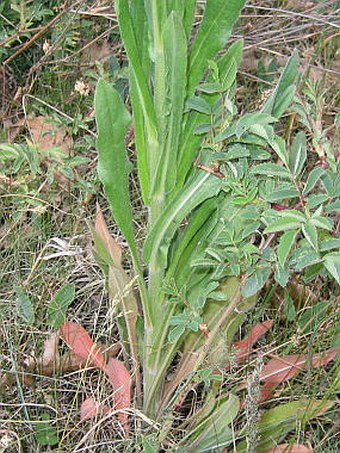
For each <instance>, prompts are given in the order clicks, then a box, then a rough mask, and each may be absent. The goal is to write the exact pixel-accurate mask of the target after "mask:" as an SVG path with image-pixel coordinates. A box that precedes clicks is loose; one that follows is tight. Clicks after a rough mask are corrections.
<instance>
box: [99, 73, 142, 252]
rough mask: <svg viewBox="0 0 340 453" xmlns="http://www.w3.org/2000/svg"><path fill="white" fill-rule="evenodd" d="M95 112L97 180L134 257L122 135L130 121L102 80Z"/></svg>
mask: <svg viewBox="0 0 340 453" xmlns="http://www.w3.org/2000/svg"><path fill="white" fill-rule="evenodd" d="M95 112H96V121H97V128H98V143H97V146H98V151H99V159H98V175H99V179H100V180H101V182H102V183H103V186H104V189H105V194H106V196H107V198H108V200H109V203H110V207H111V210H112V214H113V217H114V219H115V221H116V223H117V225H118V227H119V228H120V230H121V231H122V233H123V234H124V236H125V239H126V241H127V242H128V244H129V246H130V249H131V252H132V255H133V256H135V257H136V256H137V252H136V245H135V240H134V231H133V226H132V212H131V203H130V196H129V181H128V174H129V171H128V165H129V162H128V158H127V154H126V150H125V135H126V131H127V128H128V126H129V124H130V120H131V119H130V114H129V112H128V111H127V110H126V108H125V106H124V104H123V102H122V101H121V99H120V97H119V94H118V93H117V91H115V90H114V89H113V88H112V87H111V85H110V84H109V83H108V82H105V81H104V80H100V81H99V82H98V84H97V89H96V93H95Z"/></svg>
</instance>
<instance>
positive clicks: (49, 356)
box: [41, 330, 60, 367]
mask: <svg viewBox="0 0 340 453" xmlns="http://www.w3.org/2000/svg"><path fill="white" fill-rule="evenodd" d="M59 339H60V335H59V330H57V331H56V332H52V333H51V335H50V336H49V337H48V338H47V340H46V341H45V343H44V351H43V355H42V360H41V365H42V367H46V366H48V365H51V364H52V363H54V364H57V363H58V362H59V352H58V345H59Z"/></svg>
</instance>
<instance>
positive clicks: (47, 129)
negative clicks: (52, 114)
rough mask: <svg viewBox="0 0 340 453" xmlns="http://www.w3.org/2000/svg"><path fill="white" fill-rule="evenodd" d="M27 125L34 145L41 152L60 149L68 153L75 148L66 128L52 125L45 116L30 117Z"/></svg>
mask: <svg viewBox="0 0 340 453" xmlns="http://www.w3.org/2000/svg"><path fill="white" fill-rule="evenodd" d="M26 123H27V126H28V128H29V131H30V134H31V138H32V141H33V143H34V144H35V145H36V146H37V147H38V148H39V149H41V150H47V149H49V148H52V147H58V148H61V149H62V150H64V151H65V153H68V152H69V151H70V149H71V148H72V147H73V139H72V137H70V136H69V135H68V132H67V130H66V129H65V128H62V127H60V126H58V125H56V124H54V123H50V122H49V119H48V118H45V117H44V116H35V115H28V117H27V118H26Z"/></svg>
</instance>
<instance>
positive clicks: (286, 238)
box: [277, 230, 298, 267]
mask: <svg viewBox="0 0 340 453" xmlns="http://www.w3.org/2000/svg"><path fill="white" fill-rule="evenodd" d="M297 233H298V231H296V230H292V231H287V232H286V233H284V234H283V235H282V236H281V237H280V241H279V246H278V249H277V257H278V260H279V263H280V265H281V266H282V267H284V265H285V262H286V259H287V257H288V255H289V253H290V251H291V249H292V247H293V245H294V242H295V238H296V235H297Z"/></svg>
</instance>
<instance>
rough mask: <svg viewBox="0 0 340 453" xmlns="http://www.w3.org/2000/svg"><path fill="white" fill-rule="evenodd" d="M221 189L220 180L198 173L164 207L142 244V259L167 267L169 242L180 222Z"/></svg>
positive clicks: (204, 173) (207, 174)
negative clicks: (155, 259)
mask: <svg viewBox="0 0 340 453" xmlns="http://www.w3.org/2000/svg"><path fill="white" fill-rule="evenodd" d="M221 188H222V181H221V179H219V178H217V177H216V176H213V175H210V174H209V173H206V172H203V171H202V172H200V173H199V174H198V175H197V176H196V177H195V178H193V179H192V180H191V182H190V183H188V184H187V186H186V187H185V188H184V189H183V190H182V191H181V192H180V193H179V194H178V196H176V197H175V198H174V199H173V200H172V201H171V202H170V203H169V205H168V206H167V207H166V209H165V211H164V213H162V215H161V217H160V218H159V219H158V220H157V221H156V224H155V226H154V227H153V229H152V230H151V231H150V233H149V234H148V236H147V238H146V241H145V244H144V258H145V261H146V262H149V260H150V258H151V256H153V258H155V257H156V256H157V257H158V260H159V266H160V267H162V268H165V267H166V265H167V255H168V249H169V247H170V244H171V240H172V238H173V236H174V234H175V232H176V231H177V229H178V227H179V225H180V223H181V222H182V220H183V219H184V218H185V217H186V216H187V215H188V214H189V213H190V212H191V211H192V210H193V209H194V208H195V207H196V206H198V205H199V204H201V203H203V201H205V200H207V199H209V198H212V197H214V196H216V195H217V194H218V193H219V191H220V190H221Z"/></svg>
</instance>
